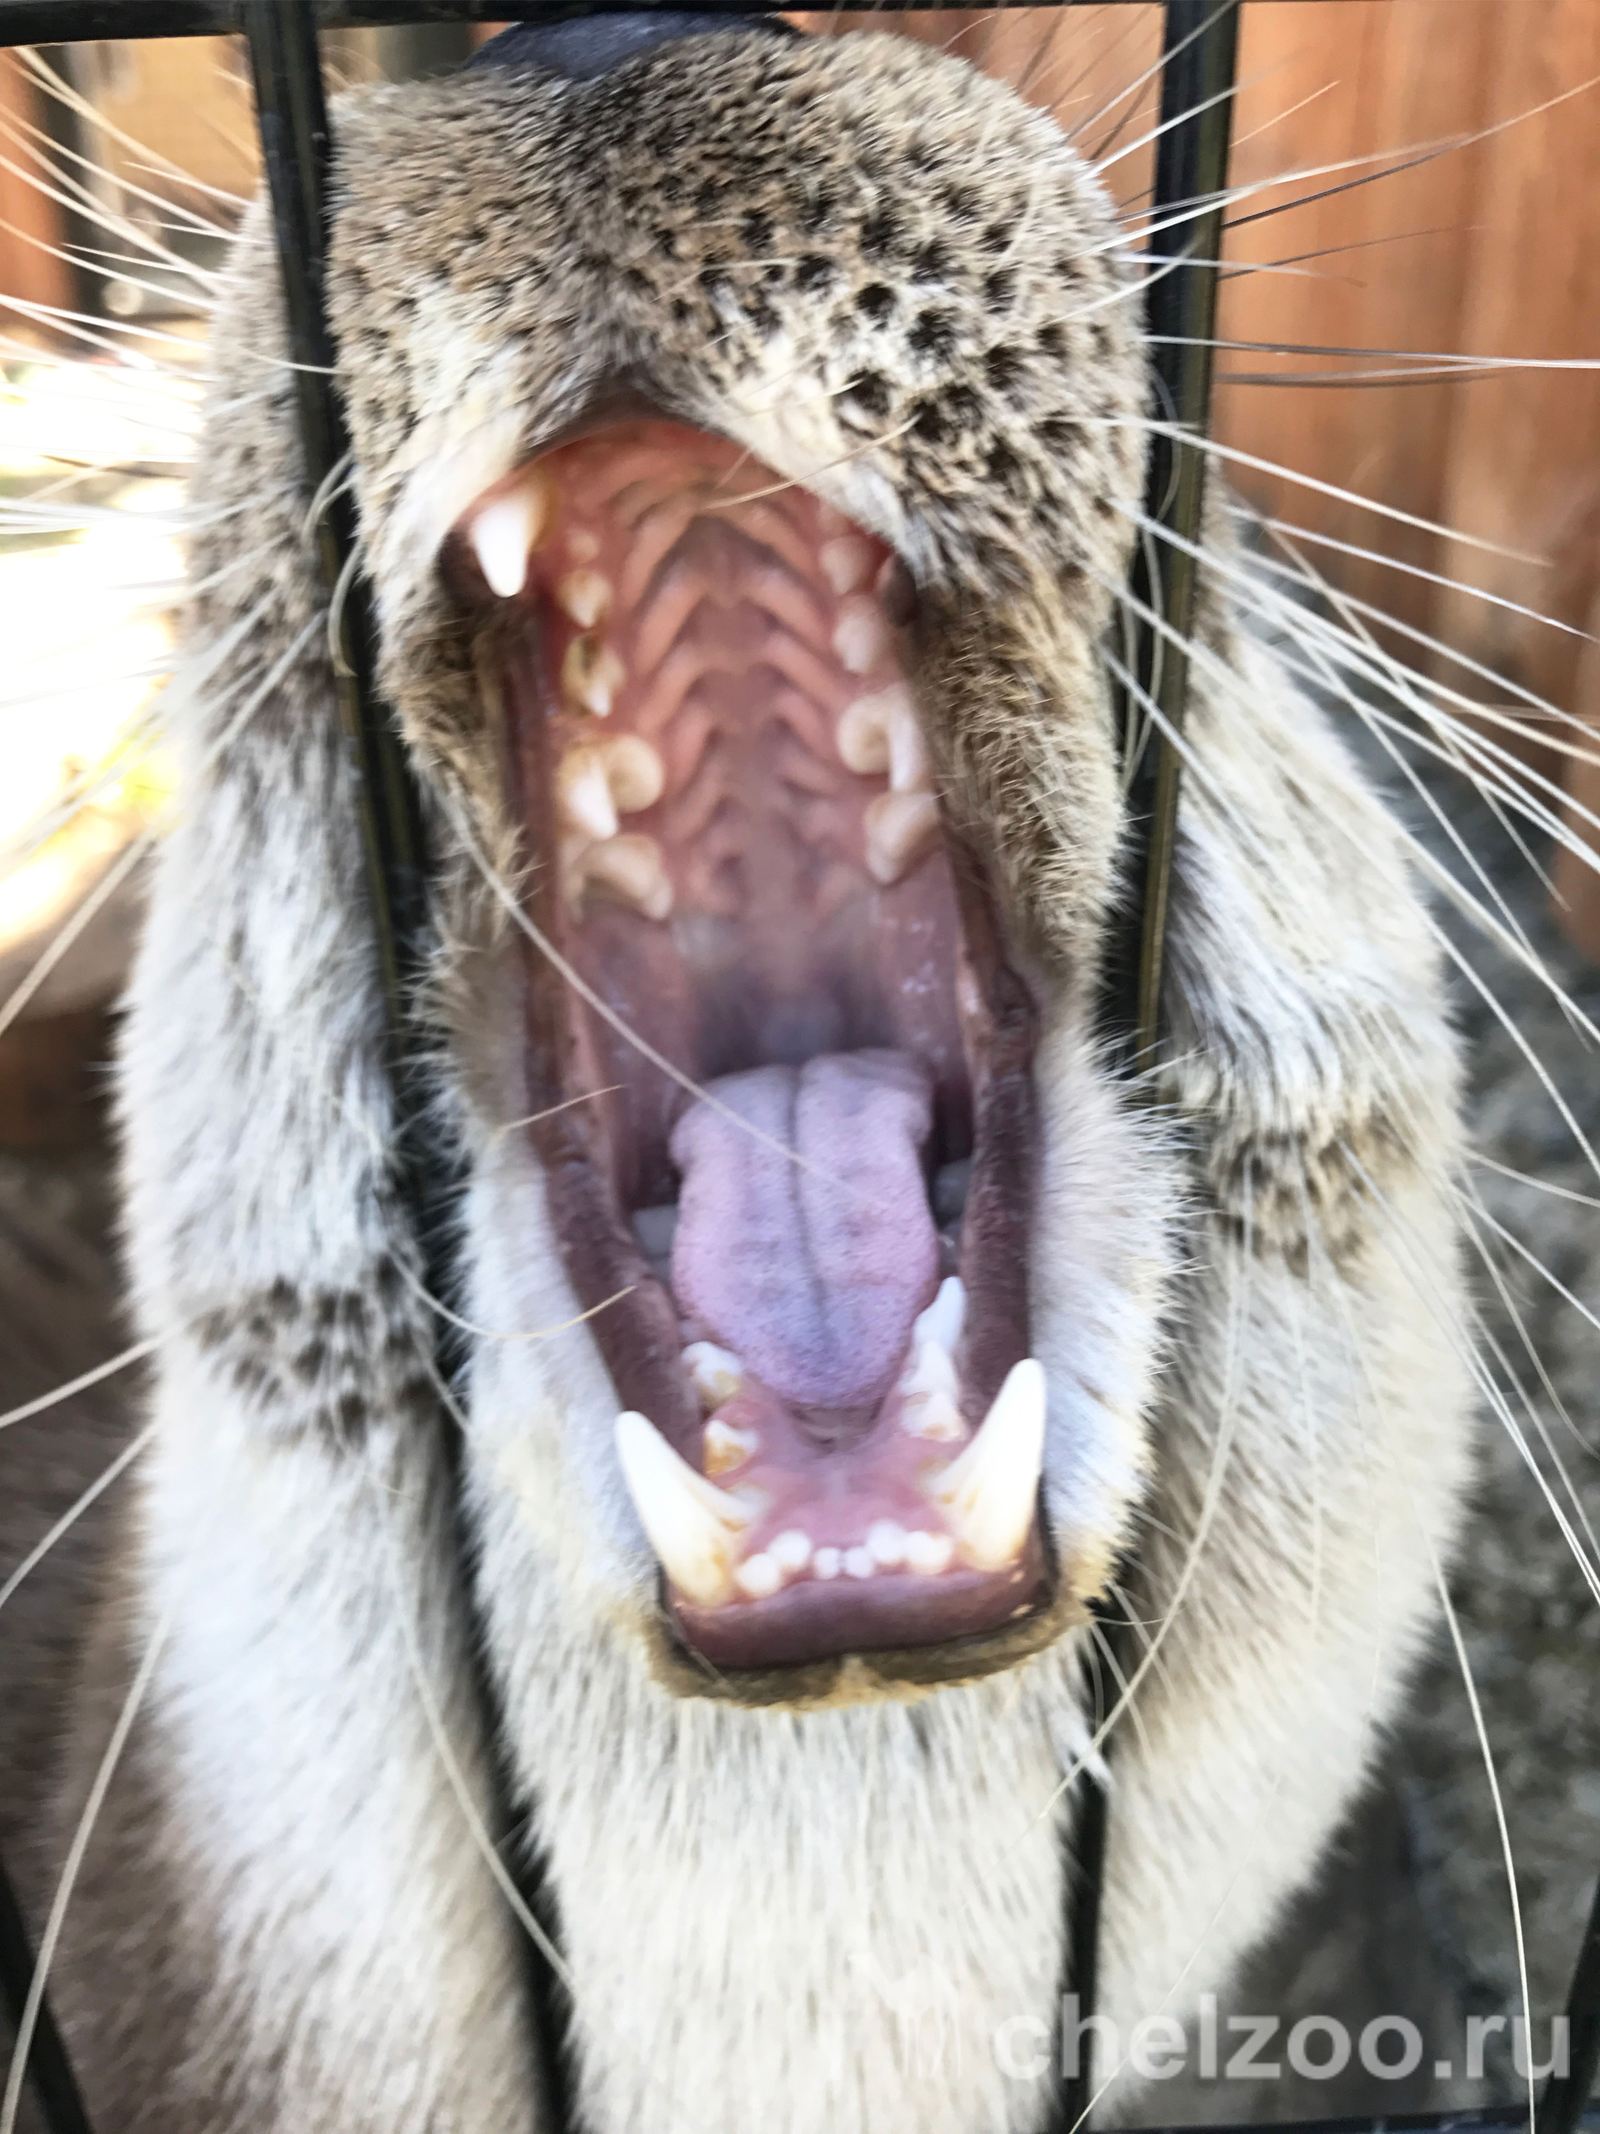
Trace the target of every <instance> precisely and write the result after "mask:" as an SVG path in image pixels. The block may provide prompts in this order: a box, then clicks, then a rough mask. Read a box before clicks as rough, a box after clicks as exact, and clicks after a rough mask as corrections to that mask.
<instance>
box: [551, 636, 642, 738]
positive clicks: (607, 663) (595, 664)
mask: <svg viewBox="0 0 1600 2134" xmlns="http://www.w3.org/2000/svg"><path fill="white" fill-rule="evenodd" d="M627 673H628V670H627V669H626V668H625V667H624V666H623V664H622V662H621V660H620V659H618V657H617V655H616V653H615V652H613V651H612V650H611V647H610V646H609V645H602V644H601V643H599V642H598V640H597V639H595V638H593V637H589V636H583V637H575V638H574V639H573V640H572V642H571V644H570V645H568V647H567V651H566V657H565V658H564V659H563V660H562V662H561V693H562V695H563V696H564V697H565V698H566V700H567V702H568V703H569V704H571V705H573V706H574V707H575V708H576V709H577V710H579V711H589V712H593V714H594V716H595V717H596V718H597V719H606V718H609V717H610V716H611V707H612V705H613V704H615V702H616V701H617V695H618V692H619V691H620V690H621V688H622V685H623V683H624V682H625V681H626V680H627Z"/></svg>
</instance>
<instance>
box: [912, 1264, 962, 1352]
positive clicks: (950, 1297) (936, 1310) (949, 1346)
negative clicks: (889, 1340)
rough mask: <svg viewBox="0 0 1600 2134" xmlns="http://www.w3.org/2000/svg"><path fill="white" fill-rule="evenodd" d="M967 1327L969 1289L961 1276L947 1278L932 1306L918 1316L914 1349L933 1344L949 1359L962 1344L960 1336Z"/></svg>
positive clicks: (951, 1275) (913, 1340)
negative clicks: (927, 1343) (924, 1344)
mask: <svg viewBox="0 0 1600 2134" xmlns="http://www.w3.org/2000/svg"><path fill="white" fill-rule="evenodd" d="M966 1323H967V1285H966V1284H965V1282H963V1281H962V1279H961V1277H960V1275H958V1274H950V1275H946V1276H945V1278H944V1280H943V1281H942V1282H941V1283H940V1284H939V1292H938V1295H937V1296H936V1297H935V1298H934V1300H933V1302H932V1303H931V1304H930V1305H929V1306H928V1308H927V1310H926V1311H923V1312H918V1314H917V1317H916V1322H915V1324H914V1325H913V1326H912V1329H911V1344H912V1347H913V1348H914V1349H915V1348H919V1347H921V1345H922V1343H923V1342H925V1341H931V1342H935V1343H936V1344H937V1345H938V1346H939V1347H940V1348H941V1349H943V1350H944V1353H945V1354H946V1355H947V1356H953V1355H954V1354H955V1352H956V1350H957V1348H958V1347H959V1346H960V1344H961V1332H962V1329H963V1327H964V1326H965V1325H966Z"/></svg>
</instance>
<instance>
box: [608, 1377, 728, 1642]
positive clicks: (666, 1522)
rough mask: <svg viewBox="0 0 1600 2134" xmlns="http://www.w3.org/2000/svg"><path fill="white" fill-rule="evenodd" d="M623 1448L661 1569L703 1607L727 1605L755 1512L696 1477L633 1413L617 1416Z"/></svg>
mask: <svg viewBox="0 0 1600 2134" xmlns="http://www.w3.org/2000/svg"><path fill="white" fill-rule="evenodd" d="M616 1444H617V1458H618V1460H619V1462H620V1463H621V1466H622V1478H623V1480H624V1481H625V1482H626V1483H627V1485H628V1494H629V1496H630V1497H632V1499H633V1506H634V1510H635V1511H636V1512H637V1513H638V1514H639V1523H640V1525H641V1526H642V1527H643V1528H644V1530H645V1534H646V1535H647V1537H648V1539H649V1542H650V1546H651V1547H652V1548H653V1549H654V1550H655V1552H656V1556H657V1558H658V1560H659V1561H660V1564H661V1568H662V1569H663V1570H664V1571H665V1572H666V1574H667V1576H668V1577H669V1578H670V1579H671V1580H672V1583H673V1584H674V1585H675V1586H676V1587H677V1588H678V1590H679V1592H680V1593H682V1594H683V1595H684V1596H685V1598H686V1599H689V1600H692V1601H695V1602H696V1603H698V1604H699V1605H700V1606H701V1607H706V1608H710V1607H715V1606H716V1605H717V1604H718V1603H719V1602H721V1601H725V1600H726V1599H727V1598H728V1596H729V1593H730V1591H731V1587H732V1578H733V1552H734V1542H735V1538H736V1537H737V1535H738V1534H739V1532H740V1530H741V1529H742V1528H743V1527H745V1526H746V1525H748V1524H749V1519H750V1513H749V1510H748V1508H747V1507H746V1506H744V1505H742V1504H741V1503H740V1502H739V1500H738V1498H736V1497H732V1496H730V1495H729V1494H728V1492H727V1491H726V1490H724V1489H718V1488H717V1486H716V1484H715V1483H714V1482H708V1481H707V1480H706V1478H705V1476H704V1475H701V1474H696V1472H695V1470H694V1469H693V1468H692V1467H691V1466H690V1465H689V1463H688V1461H687V1460H685V1459H683V1458H682V1457H681V1456H680V1455H679V1454H678V1453H676V1452H674V1451H673V1449H672V1447H671V1446H670V1445H669V1444H668V1443H667V1441H666V1439H665V1438H664V1437H663V1436H662V1435H661V1433H660V1431H659V1430H657V1428H656V1427H655V1425H654V1424H653V1423H652V1422H651V1421H650V1420H649V1418H648V1417H646V1416H643V1415H640V1414H638V1413H637V1412H636V1411H635V1410H633V1409H631V1408H626V1409H624V1410H623V1412H622V1413H621V1414H620V1415H619V1416H618V1417H617V1426H616Z"/></svg>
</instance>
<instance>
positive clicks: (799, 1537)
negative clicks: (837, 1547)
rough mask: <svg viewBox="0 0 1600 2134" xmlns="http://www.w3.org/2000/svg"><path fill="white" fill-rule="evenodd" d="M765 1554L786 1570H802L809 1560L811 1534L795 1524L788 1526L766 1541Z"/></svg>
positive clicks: (793, 1571)
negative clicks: (804, 1532)
mask: <svg viewBox="0 0 1600 2134" xmlns="http://www.w3.org/2000/svg"><path fill="white" fill-rule="evenodd" d="M767 1554H768V1555H769V1556H770V1557H771V1558H772V1560H773V1562H774V1563H775V1564H777V1565H778V1566H779V1568H780V1569H782V1570H784V1571H786V1572H789V1573H791V1574H792V1573H797V1572H800V1571H803V1570H804V1569H805V1567H806V1565H807V1564H808V1563H809V1562H810V1561H811V1536H810V1535H809V1534H802V1533H801V1531H800V1529H799V1528H798V1527H797V1526H791V1527H788V1528H786V1529H785V1531H784V1532H783V1533H781V1534H778V1535H776V1536H774V1538H773V1539H772V1540H771V1541H769V1542H768V1543H767Z"/></svg>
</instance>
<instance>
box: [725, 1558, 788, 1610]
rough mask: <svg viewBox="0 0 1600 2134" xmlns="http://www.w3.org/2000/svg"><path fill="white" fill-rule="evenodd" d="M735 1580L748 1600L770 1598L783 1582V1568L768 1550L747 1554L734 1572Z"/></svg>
mask: <svg viewBox="0 0 1600 2134" xmlns="http://www.w3.org/2000/svg"><path fill="white" fill-rule="evenodd" d="M733 1582H734V1584H735V1585H736V1586H737V1587H738V1588H739V1591H740V1592H741V1593H742V1594H744V1595H745V1597H746V1599H748V1600H753V1601H759V1600H770V1599H771V1597H772V1595H773V1594H774V1593H776V1592H777V1590H778V1588H779V1587H780V1586H781V1585H782V1584H783V1569H782V1566H781V1565H780V1564H779V1563H778V1562H777V1561H776V1559H775V1558H774V1557H773V1556H771V1555H770V1554H768V1553H766V1552H763V1553H762V1554H761V1555H759V1556H747V1557H746V1558H745V1560H744V1562H743V1563H742V1564H740V1565H739V1567H738V1569H737V1570H736V1571H735V1572H734V1574H733Z"/></svg>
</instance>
